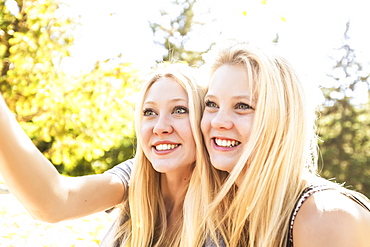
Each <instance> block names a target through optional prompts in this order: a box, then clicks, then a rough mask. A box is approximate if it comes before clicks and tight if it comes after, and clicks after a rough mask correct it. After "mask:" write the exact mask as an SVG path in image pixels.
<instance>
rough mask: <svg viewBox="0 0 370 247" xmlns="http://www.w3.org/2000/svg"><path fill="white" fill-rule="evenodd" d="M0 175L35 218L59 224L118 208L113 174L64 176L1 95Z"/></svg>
mask: <svg viewBox="0 0 370 247" xmlns="http://www.w3.org/2000/svg"><path fill="white" fill-rule="evenodd" d="M0 173H1V174H2V176H3V178H4V180H5V183H6V185H7V186H8V188H9V190H10V192H11V193H12V194H14V195H15V196H16V197H17V198H18V200H19V201H20V202H21V203H22V204H23V205H24V207H25V208H26V209H27V210H28V211H29V213H30V214H31V215H32V216H33V217H34V218H36V219H39V220H43V221H47V222H58V221H62V220H66V219H73V218H78V217H82V216H85V215H88V214H92V213H96V212H99V211H102V210H105V209H107V208H110V207H112V206H115V205H117V204H118V203H120V202H121V201H122V199H123V195H124V192H125V191H124V190H125V189H124V186H123V184H122V181H121V179H120V178H119V177H118V176H116V175H114V174H111V173H105V174H100V175H89V176H81V177H65V176H62V175H60V174H59V173H58V171H57V170H56V169H55V167H54V166H53V165H52V164H51V163H50V162H49V160H48V159H46V158H45V157H44V155H43V154H42V153H41V152H40V151H39V150H38V149H37V147H36V146H35V145H34V144H33V143H32V141H31V140H30V139H29V138H28V136H27V135H26V133H25V132H24V131H23V130H22V128H21V127H20V125H19V124H18V122H17V121H16V119H15V118H14V116H13V115H12V113H11V112H10V110H9V109H8V107H7V106H6V103H5V101H4V99H3V98H2V96H1V94H0Z"/></svg>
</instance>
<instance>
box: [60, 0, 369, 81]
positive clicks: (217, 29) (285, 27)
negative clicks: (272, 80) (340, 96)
mask: <svg viewBox="0 0 370 247" xmlns="http://www.w3.org/2000/svg"><path fill="white" fill-rule="evenodd" d="M63 1H64V2H67V3H69V4H70V5H71V10H72V12H73V14H77V15H81V16H82V23H83V26H82V27H81V29H80V30H79V33H78V35H77V37H76V45H75V46H74V49H73V54H74V56H75V60H74V61H75V62H76V63H75V62H73V61H68V64H69V66H66V68H67V69H70V70H75V69H79V68H80V67H84V66H88V65H91V64H92V63H93V62H94V61H95V60H97V59H107V58H110V57H115V56H116V55H117V54H118V53H122V54H123V58H124V59H125V60H126V61H128V62H132V63H133V64H134V66H137V67H138V68H142V69H146V68H148V67H150V66H152V65H153V64H154V63H155V60H160V59H161V57H162V52H163V51H162V50H161V49H160V48H159V47H157V46H155V45H154V44H153V35H152V32H151V30H150V28H149V24H148V23H149V21H151V22H153V21H157V22H160V14H159V9H160V8H162V9H165V10H168V11H169V12H170V11H171V9H170V5H169V4H168V2H169V0H155V1H153V0H135V1H131V0H130V1H129V0H105V1H104V2H102V1H101V0H79V1H74V0H63ZM262 2H263V1H262V0H228V1H214V0H198V8H197V9H196V11H197V12H196V17H195V18H196V19H197V20H199V21H201V22H205V23H206V25H205V26H203V27H198V28H197V29H196V30H195V31H194V33H193V35H192V36H191V39H190V42H189V47H188V48H189V49H194V50H197V49H198V50H202V49H204V48H205V47H207V46H208V45H209V44H210V43H211V42H213V41H220V40H223V39H227V38H238V39H241V40H245V41H249V42H251V43H255V44H257V45H258V46H270V45H271V41H272V40H273V39H274V38H275V37H276V33H279V45H278V49H279V50H280V52H281V53H282V54H283V55H284V56H285V57H287V58H288V59H289V60H290V61H291V63H292V64H293V65H294V67H296V68H297V69H298V70H299V71H300V73H301V74H304V75H305V77H306V79H307V80H310V81H313V82H315V83H318V82H319V81H322V80H325V79H324V74H325V72H327V71H328V69H329V68H330V67H331V66H332V65H331V63H332V60H330V58H329V57H328V56H329V55H333V54H334V53H333V51H332V49H333V48H338V47H340V46H341V44H342V39H343V33H344V30H345V25H346V22H347V21H348V20H351V29H350V33H349V35H350V37H351V46H352V47H353V48H355V49H356V51H357V56H358V60H359V61H361V62H363V63H367V64H368V66H369V64H370V48H369V44H370V32H369V26H370V13H369V9H370V3H369V2H368V1H367V0H351V1H348V0H309V1H308V0H267V1H266V0H265V1H264V2H265V3H266V4H262ZM207 10H209V11H210V12H209V13H210V14H207ZM76 64H78V65H79V66H76ZM369 70H370V68H369Z"/></svg>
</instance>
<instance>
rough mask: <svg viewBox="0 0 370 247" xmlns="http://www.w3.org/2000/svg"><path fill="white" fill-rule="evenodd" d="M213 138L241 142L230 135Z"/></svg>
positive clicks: (214, 137)
mask: <svg viewBox="0 0 370 247" xmlns="http://www.w3.org/2000/svg"><path fill="white" fill-rule="evenodd" d="M211 139H221V140H227V141H237V142H240V141H239V140H237V139H233V138H229V137H222V136H213V137H211Z"/></svg>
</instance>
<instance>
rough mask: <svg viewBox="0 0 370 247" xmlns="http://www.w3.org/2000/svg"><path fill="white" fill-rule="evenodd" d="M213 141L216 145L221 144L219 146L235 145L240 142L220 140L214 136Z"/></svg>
mask: <svg viewBox="0 0 370 247" xmlns="http://www.w3.org/2000/svg"><path fill="white" fill-rule="evenodd" d="M215 142H216V144H217V146H221V147H235V146H237V145H239V144H240V142H238V141H230V140H222V139H218V138H215Z"/></svg>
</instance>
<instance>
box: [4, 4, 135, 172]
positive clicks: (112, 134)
mask: <svg viewBox="0 0 370 247" xmlns="http://www.w3.org/2000/svg"><path fill="white" fill-rule="evenodd" d="M5 3H6V1H4V0H0V8H1V14H0V17H1V19H0V28H1V30H0V34H1V36H0V37H1V45H0V60H1V63H0V69H1V75H0V76H1V77H0V90H1V92H2V94H3V96H4V98H5V100H6V101H7V104H8V106H9V108H10V109H11V110H12V111H13V112H14V113H15V114H16V116H17V120H18V121H19V122H20V123H21V125H22V127H23V129H24V130H25V131H26V133H27V134H28V135H29V136H30V138H31V139H32V140H33V142H34V143H35V145H36V146H37V147H38V148H39V149H40V150H41V151H42V152H43V153H44V155H45V156H46V157H47V158H48V159H50V160H51V161H52V163H53V164H55V165H57V168H58V170H59V171H60V172H62V173H64V174H68V175H82V174H86V173H96V172H102V171H104V170H105V169H107V168H109V167H111V166H113V165H115V164H117V163H118V162H120V161H122V160H123V159H127V158H129V157H131V156H132V153H133V151H132V150H133V144H134V139H135V136H134V130H133V123H132V118H133V103H132V101H133V100H132V96H133V95H135V93H136V92H137V81H138V80H137V71H134V70H133V69H132V68H131V67H130V64H127V63H117V62H115V60H107V61H100V62H97V63H96V66H95V68H94V69H93V70H92V71H91V72H90V73H88V74H82V75H79V76H74V77H73V76H70V75H66V74H65V73H64V72H63V70H62V69H61V67H60V64H61V61H62V60H63V59H64V58H65V57H68V56H69V55H70V54H69V48H70V47H71V45H72V44H73V40H74V39H73V36H72V30H73V29H74V28H75V27H76V25H77V24H76V22H75V20H73V19H70V18H66V17H63V15H60V14H59V15H58V18H56V17H55V16H56V15H57V14H58V12H57V10H58V2H56V1H52V0H43V1H31V0H29V1H17V4H18V8H19V12H18V13H17V14H14V13H11V12H10V11H9V10H8V8H7V6H6V4H5ZM112 155H114V156H112Z"/></svg>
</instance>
